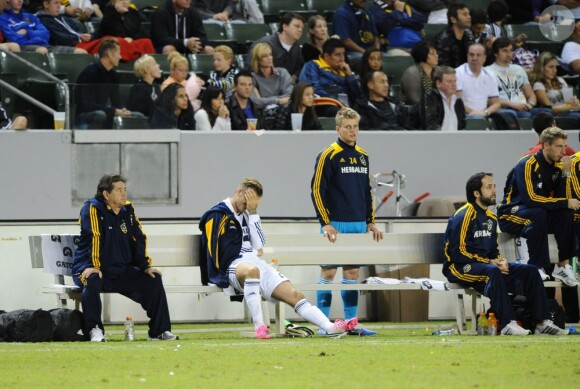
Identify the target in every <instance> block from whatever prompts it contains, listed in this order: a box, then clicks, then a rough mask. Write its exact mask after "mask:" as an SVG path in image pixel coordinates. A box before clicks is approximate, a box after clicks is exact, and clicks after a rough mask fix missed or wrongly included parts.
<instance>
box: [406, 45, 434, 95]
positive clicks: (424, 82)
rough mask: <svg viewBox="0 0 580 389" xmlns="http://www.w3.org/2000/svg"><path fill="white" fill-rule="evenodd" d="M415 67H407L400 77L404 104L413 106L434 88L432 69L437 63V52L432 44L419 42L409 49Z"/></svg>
mask: <svg viewBox="0 0 580 389" xmlns="http://www.w3.org/2000/svg"><path fill="white" fill-rule="evenodd" d="M411 56H412V57H413V59H414V60H415V65H412V66H409V68H408V69H407V70H405V72H404V73H403V76H402V77H401V92H402V93H403V101H404V102H405V104H409V105H415V104H418V103H419V102H420V101H421V97H422V96H425V95H426V94H428V93H429V92H431V90H432V89H433V88H434V87H435V85H434V84H433V69H434V68H435V67H436V66H437V64H438V63H439V56H438V55H437V50H436V49H435V47H434V46H433V44H432V43H430V42H427V41H421V42H419V43H417V44H416V45H415V46H413V48H412V49H411Z"/></svg>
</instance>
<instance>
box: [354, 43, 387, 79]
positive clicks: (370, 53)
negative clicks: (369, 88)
mask: <svg viewBox="0 0 580 389" xmlns="http://www.w3.org/2000/svg"><path fill="white" fill-rule="evenodd" d="M382 69H383V56H382V55H381V50H379V49H377V48H376V47H371V48H369V49H366V50H365V52H364V53H363V55H362V58H361V60H360V72H359V75H360V79H361V83H362V82H365V81H364V80H366V79H367V74H369V73H370V72H371V71H375V70H382Z"/></svg>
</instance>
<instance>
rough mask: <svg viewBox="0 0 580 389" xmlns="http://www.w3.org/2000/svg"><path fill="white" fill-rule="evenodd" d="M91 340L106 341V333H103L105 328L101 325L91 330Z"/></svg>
mask: <svg viewBox="0 0 580 389" xmlns="http://www.w3.org/2000/svg"><path fill="white" fill-rule="evenodd" d="M90 337H91V342H104V341H105V334H103V330H101V329H100V328H99V327H95V328H93V329H92V330H91V333H90Z"/></svg>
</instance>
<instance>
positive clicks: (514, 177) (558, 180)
mask: <svg viewBox="0 0 580 389" xmlns="http://www.w3.org/2000/svg"><path fill="white" fill-rule="evenodd" d="M560 166H561V164H560V163H557V164H555V165H551V164H549V163H548V162H547V161H546V159H545V158H544V153H543V150H540V151H538V152H537V153H536V154H534V155H525V156H524V157H522V158H521V159H520V160H519V161H518V163H517V165H516V166H515V167H514V168H513V169H512V171H511V172H510V173H509V174H508V177H507V180H506V184H505V188H504V198H503V200H502V203H501V205H500V206H499V208H498V210H497V213H498V216H499V217H500V218H501V219H503V218H507V217H508V215H510V214H512V213H516V212H517V208H515V207H517V206H520V205H524V206H527V207H540V208H544V209H547V210H552V209H560V208H567V207H568V199H567V198H566V179H564V178H563V177H562V170H561V169H560ZM512 208H513V209H516V210H512ZM504 215H505V216H504Z"/></svg>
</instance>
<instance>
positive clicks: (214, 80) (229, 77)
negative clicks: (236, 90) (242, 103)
mask: <svg viewBox="0 0 580 389" xmlns="http://www.w3.org/2000/svg"><path fill="white" fill-rule="evenodd" d="M233 61H234V52H233V50H232V49H231V48H230V47H228V46H225V45H221V46H218V47H216V48H215V49H214V50H213V67H214V69H215V70H214V71H212V72H211V73H210V74H209V79H208V80H207V83H208V85H209V86H214V87H216V88H220V89H223V90H224V93H225V95H226V98H227V97H229V96H230V95H231V94H232V93H233V87H234V76H235V75H236V74H238V72H239V69H238V67H237V66H236V65H234V64H233Z"/></svg>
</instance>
